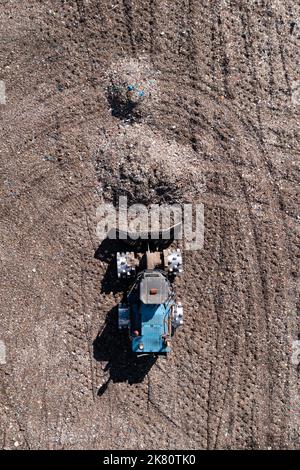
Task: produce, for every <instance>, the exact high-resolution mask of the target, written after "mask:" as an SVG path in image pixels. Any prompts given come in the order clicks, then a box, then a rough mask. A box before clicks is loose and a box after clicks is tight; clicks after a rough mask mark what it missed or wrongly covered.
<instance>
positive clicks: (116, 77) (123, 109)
mask: <svg viewBox="0 0 300 470" xmlns="http://www.w3.org/2000/svg"><path fill="white" fill-rule="evenodd" d="M158 75H159V72H154V71H153V70H152V69H151V67H150V65H149V62H147V61H146V60H144V59H142V58H139V59H138V60H137V59H126V60H125V59H123V60H120V61H118V62H117V63H114V64H113V66H112V67H111V69H110V70H109V72H108V86H107V99H108V102H109V104H110V107H111V112H112V114H113V116H115V117H118V118H120V119H122V120H125V121H138V120H140V119H141V118H142V117H146V116H147V115H148V114H149V112H150V106H152V105H153V101H154V100H156V99H157V95H158V88H159V87H158Z"/></svg>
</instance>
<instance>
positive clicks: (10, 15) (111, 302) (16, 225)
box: [0, 0, 300, 449]
mask: <svg viewBox="0 0 300 470" xmlns="http://www.w3.org/2000/svg"><path fill="white" fill-rule="evenodd" d="M0 31H1V41H0V80H1V90H2V98H1V100H0V103H1V104H0V113H1V126H0V142H1V144H0V167H1V171H0V179H1V202H0V218H1V245H0V259H1V273H0V276H1V287H0V341H1V343H0V344H1V351H2V355H1V358H0V359H1V361H0V446H1V447H2V448H4V449H14V448H21V449H28V448H30V449H40V448H44V449H72V448H82V449H83V448H87V449H110V448H111V449H124V448H126V449H257V448H259V449H270V448H277V449H278V448H279V449H287V448H290V449H292V448H297V447H299V422H300V408H299V407H300V405H299V404H300V393H299V381H298V380H299V367H298V363H299V360H298V350H297V348H298V349H300V348H299V343H297V341H299V339H300V338H299V337H298V335H299V333H300V326H299V306H300V301H299V269H298V268H299V265H298V261H299V241H300V240H299V218H300V213H299V205H298V204H299V192H298V190H299V172H298V170H299V167H298V163H299V160H298V159H299V151H300V132H299V117H300V84H299V83H300V82H299V80H300V64H299V46H300V41H299V37H300V7H299V4H298V2H296V1H294V0H265V1H263V0H257V1H254V0H218V1H215V0H211V1H208V0H114V1H108V0H98V1H97V0H89V1H88V0H77V1H64V0H46V1H38V0H27V1H22V2H20V1H17V0H2V1H1V5H0ZM137 82H138V84H137ZM124 83H125V85H126V86H127V84H129V83H133V84H134V85H135V86H137V88H138V87H140V88H143V90H144V91H145V93H144V96H143V99H142V98H140V95H138V96H137V97H135V98H132V99H136V102H134V103H133V106H126V105H125V104H124V102H122V96H121V95H122V93H121V92H122V89H121V92H120V96H119V95H118V93H117V92H116V89H117V88H118V86H120V87H122V84H124ZM4 86H5V96H3V94H4ZM116 87H117V88H116ZM4 98H5V99H4ZM139 99H140V101H139ZM119 195H126V196H127V197H128V201H129V202H130V203H132V202H143V203H144V204H151V203H166V202H167V203H168V202H172V203H173V202H179V203H182V202H185V203H187V202H192V203H194V204H195V203H202V204H203V206H204V225H205V233H204V245H203V247H202V248H201V249H198V250H192V251H191V250H186V249H185V250H184V269H185V271H184V275H183V276H182V277H181V278H180V279H177V281H176V289H177V296H178V298H180V300H181V301H182V303H183V305H184V311H185V324H184V326H183V327H182V328H181V329H180V330H178V331H177V333H176V336H175V337H174V340H173V342H172V352H171V353H170V355H169V356H168V357H167V358H164V357H163V358H161V357H160V358H158V359H156V358H149V357H144V358H139V359H137V358H136V357H133V356H132V355H131V354H130V350H129V343H128V341H127V338H126V335H124V334H120V333H119V332H118V330H117V326H116V305H117V304H118V302H119V300H120V298H121V296H122V292H123V289H124V286H123V285H122V284H121V283H120V282H118V280H117V278H116V273H115V267H114V259H113V256H112V255H111V256H110V253H109V252H106V251H105V250H103V249H102V244H101V240H100V239H99V237H98V235H97V222H98V219H97V208H98V207H99V206H100V204H102V203H103V202H116V200H117V198H118V196H119ZM183 248H184V246H183ZM4 352H5V354H4Z"/></svg>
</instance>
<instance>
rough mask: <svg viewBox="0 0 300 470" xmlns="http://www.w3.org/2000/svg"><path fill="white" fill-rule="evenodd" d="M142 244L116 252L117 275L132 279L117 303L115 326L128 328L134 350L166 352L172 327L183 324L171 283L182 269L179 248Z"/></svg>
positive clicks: (141, 352)
mask: <svg viewBox="0 0 300 470" xmlns="http://www.w3.org/2000/svg"><path fill="white" fill-rule="evenodd" d="M169 230H170V229H169ZM150 238H151V235H150ZM146 245H147V249H146V250H145V252H140V253H139V252H136V251H126V252H118V253H117V259H116V261H117V274H118V278H119V279H120V280H122V279H124V280H125V279H127V280H131V281H132V282H131V283H130V284H129V288H128V289H127V291H126V293H125V294H124V297H123V300H122V302H121V303H120V304H119V306H118V326H119V329H124V328H127V329H128V333H129V339H130V342H131V348H132V351H133V352H134V353H137V354H157V355H159V354H162V355H166V353H168V352H170V346H171V341H172V337H173V335H174V333H175V330H176V329H177V328H178V327H179V326H181V325H182V324H183V307H182V304H181V302H177V301H176V297H175V287H174V280H175V278H176V277H177V276H180V275H181V274H182V271H183V264H182V253H181V251H180V249H179V248H166V249H159V248H158V246H157V244H154V246H155V248H154V249H151V248H150V246H151V242H149V243H147V244H146ZM144 246H145V244H144Z"/></svg>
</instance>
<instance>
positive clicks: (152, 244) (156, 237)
mask: <svg viewBox="0 0 300 470" xmlns="http://www.w3.org/2000/svg"><path fill="white" fill-rule="evenodd" d="M181 237H182V223H181V222H179V223H177V224H175V225H172V226H171V227H169V228H165V229H160V230H150V231H140V232H133V231H130V230H128V231H126V230H120V229H112V230H110V232H109V233H108V238H114V239H117V240H120V241H122V242H124V243H125V244H127V245H129V246H130V247H131V248H136V249H139V250H140V251H146V250H147V249H148V247H149V248H152V249H157V248H159V247H162V248H166V247H168V246H169V245H170V244H171V243H172V242H173V241H174V240H179V239H181Z"/></svg>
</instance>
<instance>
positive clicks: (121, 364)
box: [93, 306, 157, 396]
mask: <svg viewBox="0 0 300 470" xmlns="http://www.w3.org/2000/svg"><path fill="white" fill-rule="evenodd" d="M117 315H118V308H117V306H116V307H114V308H113V309H112V310H110V312H109V313H108V314H107V317H106V322H105V326H104V328H103V329H102V330H101V331H100V332H99V333H98V335H97V337H96V338H95V340H94V342H93V355H94V359H95V360H96V361H99V362H106V366H105V368H104V371H105V372H108V373H109V377H108V379H107V381H106V382H105V383H104V384H103V385H102V386H101V387H100V388H99V390H98V393H97V394H98V396H101V395H103V394H104V393H105V391H106V390H107V388H108V386H109V384H110V382H113V383H117V382H127V383H129V384H135V383H140V382H142V381H143V380H144V378H145V377H146V375H147V374H148V372H149V371H150V369H151V368H152V366H153V365H154V364H155V362H156V360H157V356H155V355H154V354H145V355H142V356H140V355H137V354H135V353H133V352H132V351H131V348H130V341H129V338H128V331H127V329H126V330H124V331H120V330H119V329H118V327H117Z"/></svg>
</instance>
